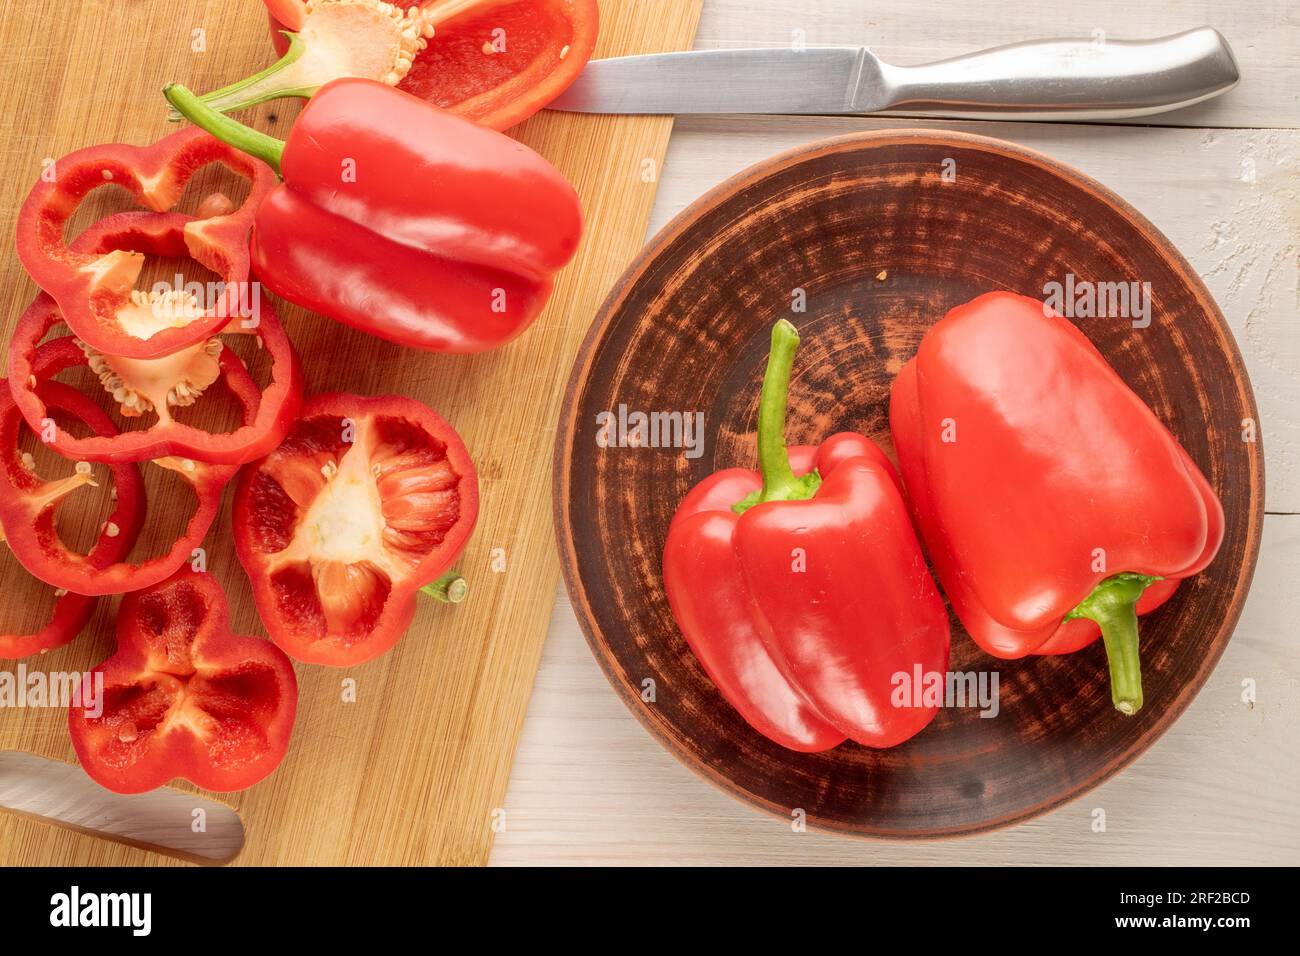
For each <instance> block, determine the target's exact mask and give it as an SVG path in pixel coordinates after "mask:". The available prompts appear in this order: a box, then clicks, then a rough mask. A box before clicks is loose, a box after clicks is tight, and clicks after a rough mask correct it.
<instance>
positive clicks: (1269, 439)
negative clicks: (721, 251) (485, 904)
mask: <svg viewBox="0 0 1300 956" xmlns="http://www.w3.org/2000/svg"><path fill="white" fill-rule="evenodd" d="M648 2H670V0H648ZM1204 24H1209V25H1211V26H1214V27H1217V28H1218V29H1219V30H1220V31H1222V32H1223V33H1224V35H1225V36H1227V38H1228V40H1229V42H1230V43H1231V44H1232V46H1233V49H1234V51H1235V53H1236V55H1237V58H1238V61H1239V63H1240V65H1241V68H1242V74H1243V79H1242V82H1241V84H1240V86H1239V87H1237V89H1235V90H1233V91H1232V92H1231V93H1228V94H1227V95H1226V96H1223V97H1221V98H1219V99H1216V100H1213V101H1211V102H1209V103H1205V104H1201V105H1200V106H1197V107H1193V108H1192V109H1189V110H1185V111H1182V112H1178V113H1172V114H1166V115H1164V116H1160V117H1153V118H1150V120H1149V121H1144V122H1150V123H1152V124H1155V127H1151V126H1139V125H1136V124H1134V125H1127V126H1126V125H1071V124H1029V123H989V122H963V123H935V122H933V121H918V120H912V121H906V120H879V119H838V118H835V119H831V118H799V119H794V118H788V117H770V118H755V117H724V118H712V117H710V118H691V119H683V120H681V121H679V122H678V124H677V127H676V130H675V132H674V134H673V140H672V143H671V146H670V148H669V152H668V158H667V160H666V162H665V164H664V168H663V169H662V170H661V175H660V184H659V191H658V198H657V203H656V207H655V212H654V216H653V219H652V223H651V233H653V232H655V231H657V230H658V229H659V228H660V227H661V226H663V225H664V224H665V223H666V222H667V221H668V220H669V219H671V218H672V216H674V215H675V214H676V213H678V212H679V211H680V210H681V209H682V208H684V207H685V206H686V205H687V204H688V203H690V202H691V201H692V200H694V199H695V198H696V197H698V196H699V195H700V194H701V193H703V192H704V191H705V190H707V189H708V188H710V187H712V186H714V185H715V184H717V183H718V182H720V181H721V180H723V179H725V178H726V177H727V176H730V175H731V174H732V173H735V172H737V171H739V170H741V169H743V168H744V167H746V166H748V165H750V164H751V163H754V162H756V161H757V160H760V159H762V158H764V157H766V156H769V155H771V154H772V153H775V152H778V151H780V150H784V149H787V148H789V147H792V146H796V145H798V144H800V143H805V142H808V141H810V140H814V139H818V138H821V137H824V136H830V135H835V134H839V133H844V132H849V131H852V130H863V129H879V128H888V127H898V126H917V125H926V126H944V127H951V128H954V129H966V130H971V131H974V132H979V133H984V134H987V135H991V136H998V137H1002V138H1004V139H1008V140H1013V141H1015V142H1019V143H1024V144H1025V145H1027V146H1031V147H1034V148H1036V149H1039V150H1042V151H1044V152H1046V153H1049V154H1051V155H1052V156H1054V157H1056V158H1058V159H1060V160H1063V161H1064V162H1066V163H1069V164H1072V165H1074V166H1076V167H1078V168H1079V169H1082V170H1083V171H1084V172H1086V173H1088V174H1089V175H1091V176H1093V177H1095V178H1097V179H1099V180H1100V181H1102V182H1103V183H1105V184H1106V185H1108V186H1110V187H1111V188H1112V189H1114V190H1116V191H1117V192H1118V193H1119V194H1120V195H1122V196H1124V197H1125V198H1126V199H1127V200H1128V201H1129V202H1131V203H1132V204H1133V205H1135V206H1136V207H1137V208H1138V209H1140V210H1141V211H1142V212H1143V213H1145V214H1146V215H1147V216H1148V217H1149V218H1150V219H1151V220H1152V221H1153V222H1154V223H1155V224H1156V225H1157V226H1158V227H1159V228H1160V229H1161V230H1162V231H1163V232H1164V233H1165V234H1166V235H1167V236H1168V237H1169V238H1170V239H1171V240H1172V241H1173V242H1174V244H1175V245H1177V246H1178V248H1179V249H1180V250H1181V251H1182V252H1183V254H1184V255H1185V256H1186V257H1187V258H1188V259H1189V260H1190V261H1191V263H1192V265H1193V266H1194V267H1195V268H1196V269H1197V270H1198V271H1199V272H1200V274H1201V275H1202V276H1203V277H1204V278H1205V281H1206V282H1207V283H1208V284H1209V287H1210V290H1211V291H1212V292H1213V293H1214V295H1215V297H1216V299H1217V300H1218V302H1219V305H1220V307H1221V308H1222V309H1223V312H1224V314H1225V315H1226V316H1227V318H1228V321H1229V322H1230V323H1231V325H1232V328H1233V331H1234V333H1235V334H1236V337H1237V342H1238V344H1239V345H1240V347H1241V350H1242V352H1243V353H1244V355H1245V358H1246V363H1247V366H1248V367H1249V371H1250V374H1251V378H1252V381H1253V383H1254V387H1255V395H1256V399H1257V400H1258V403H1259V408H1260V416H1261V425H1262V434H1263V442H1264V448H1265V453H1266V461H1267V479H1268V495H1267V508H1268V512H1269V516H1268V518H1267V519H1266V522H1265V529H1264V545H1263V550H1262V552H1261V554H1260V559H1259V567H1258V570H1257V571H1256V574H1255V582H1254V586H1253V587H1252V589H1251V594H1250V598H1249V600H1248V602H1247V605H1246V610H1245V613H1244V614H1243V616H1242V618H1241V622H1240V624H1239V625H1238V627H1237V631H1236V634H1235V636H1234V637H1233V639H1232V642H1231V644H1230V645H1229V647H1228V649H1227V652H1226V654H1225V655H1224V657H1223V659H1222V661H1221V662H1220V663H1219V666H1218V668H1217V669H1216V670H1215V672H1214V674H1213V675H1212V676H1211V678H1210V680H1209V682H1208V684H1207V685H1206V686H1205V688H1204V689H1203V690H1202V691H1201V692H1200V694H1199V696H1198V697H1197V699H1196V701H1195V702H1194V703H1193V704H1192V706H1191V707H1190V708H1189V709H1188V711H1187V712H1186V713H1185V714H1184V715H1183V717H1182V718H1181V719H1180V720H1179V721H1178V722H1177V724H1176V725H1175V726H1174V728H1173V729H1172V730H1171V731H1170V732H1169V733H1168V734H1166V735H1165V736H1164V737H1163V738H1162V739H1161V740H1160V741H1159V742H1158V743H1156V745H1155V746H1154V747H1152V748H1151V750H1150V751H1148V752H1147V754H1146V755H1144V756H1143V757H1142V758H1141V759H1139V760H1138V761H1137V762H1136V763H1135V764H1134V765H1133V766H1131V767H1129V768H1128V769H1127V770H1125V771H1124V772H1123V773H1121V774H1120V775H1119V776H1118V777H1116V778H1114V779H1113V780H1111V781H1110V782H1109V783H1107V784H1105V785H1104V786H1102V787H1100V788H1099V789H1097V790H1095V791H1093V792H1092V793H1090V794H1088V795H1086V796H1085V797H1083V798H1082V799H1080V800H1078V801H1075V802H1073V803H1071V804H1069V805H1067V806H1065V807H1063V808H1061V809H1059V810H1057V811H1056V812H1054V813H1051V814H1049V815H1047V816H1044V817H1040V818H1038V819H1036V820H1033V821H1031V822H1029V823H1026V824H1023V825H1021V826H1018V827H1015V828H1012V829H1009V830H1003V831H1001V832H998V833H994V834H990V835H987V836H982V837H975V838H968V839H961V840H953V841H946V842H940V843H927V844H919V845H918V844H915V843H907V844H903V843H890V842H863V841H856V840H847V839H841V838H837V837H832V836H827V835H822V834H818V833H812V832H806V833H795V832H793V831H792V830H791V828H790V827H789V826H788V825H786V824H784V823H782V822H781V821H779V820H776V819H772V818H769V817H767V816H765V815H762V814H760V813H758V812H757V811H755V810H752V809H750V808H749V807H748V806H746V805H744V804H741V803H739V802H737V801H735V800H733V799H732V798H730V797H728V796H726V795H724V794H723V793H721V792H720V791H718V790H715V789H714V788H713V787H712V786H711V785H710V784H708V783H706V782H705V781H703V780H701V779H699V778H697V777H696V776H695V775H694V774H693V773H692V772H691V771H689V770H687V769H686V768H685V767H684V766H682V765H681V764H679V763H678V762H677V761H676V759H674V758H673V757H672V756H671V755H669V754H668V753H667V752H666V751H664V750H663V749H662V748H661V747H660V746H659V744H658V743H656V742H655V741H654V740H653V739H652V738H651V737H650V735H649V734H648V733H647V732H646V731H644V730H643V729H642V728H641V726H640V725H639V724H638V723H637V721H636V719H635V718H633V716H632V715H631V714H630V713H628V711H627V710H626V709H625V708H624V706H623V704H622V702H621V701H620V700H619V699H618V698H617V697H616V696H615V694H614V692H613V690H612V689H611V688H610V687H609V685H608V683H607V682H606V680H605V678H604V676H603V675H602V673H601V671H600V669H599V667H598V666H597V664H596V663H595V660H594V659H593V658H592V656H591V654H590V652H589V651H588V649H587V646H586V642H585V641H584V639H583V637H582V634H581V632H580V630H579V628H578V624H577V621H576V620H575V619H574V616H573V612H572V610H571V609H570V607H569V603H568V598H567V596H566V595H565V594H564V592H563V589H561V593H560V594H559V596H558V599H557V602H556V607H555V614H554V617H553V618H552V622H551V630H550V634H549V636H548V638H547V643H546V649H545V652H544V655H543V658H542V664H541V670H540V672H539V674H538V677H537V684H536V687H535V689H534V691H533V697H532V701H531V703H530V706H529V711H528V717H527V721H526V723H525V726H524V732H523V737H522V740H521V742H520V745H519V750H518V753H517V755H516V758H515V763H514V770H513V773H512V776H511V780H510V787H509V791H508V793H507V796H506V802H505V807H504V809H505V816H504V822H505V829H504V831H502V832H500V833H499V834H498V835H497V839H496V844H495V848H494V850H493V854H492V862H493V863H494V864H564V863H577V864H589V863H604V864H609V863H615V864H666V863H681V864H724V863H731V864H737V863H740V864H777V863H800V864H807V863H827V864H846V863H862V864H871V863H894V864H900V863H1019V864H1047V863H1105V864H1164V863H1169V864H1172V863H1186V864H1197V863H1199V864H1215V863H1292V864H1294V863H1297V862H1300V628H1298V627H1297V622H1298V621H1300V288H1298V285H1297V279H1298V274H1300V130H1297V127H1298V126H1300V8H1297V7H1296V6H1295V4H1294V3H1292V2H1290V0H1277V2H1273V0H1238V2H1232V0H1219V2H1210V0H1180V2H1179V3H1176V4H1174V3H1161V4H1138V3H1132V2H1131V0H1093V2H1090V3H1087V4H1060V3H1056V2H1052V0H1017V2H1014V3H1011V2H995V0H963V2H961V3H950V2H941V0H881V2H875V3H872V2H867V0H820V2H818V0H812V2H804V3H798V4H791V3H789V2H788V0H705V6H704V15H703V20H702V22H701V27H700V33H699V37H698V40H697V44H696V45H697V47H698V48H711V47H745V46H777V45H787V44H789V43H791V42H792V40H799V39H802V40H804V41H806V42H807V43H808V44H810V45H857V44H866V45H869V46H871V47H872V49H873V50H874V51H875V52H876V53H878V54H879V55H881V56H882V57H883V58H884V59H886V60H888V61H893V62H897V63H900V64H911V63H918V62H924V61H927V60H932V59H939V58H942V57H945V56H952V55H955V54H958V53H962V52H967V51H969V50H974V49H979V48H983V47H988V46H994V45H997V44H1001V43H1008V42H1012V41H1015V40H1021V39H1029V38H1033V37H1046V36H1092V35H1094V31H1095V30H1099V29H1100V30H1104V31H1105V32H1106V34H1107V35H1108V36H1111V37H1115V38H1141V37H1153V36H1159V35H1164V34H1168V33H1174V32H1178V31H1180V30H1185V29H1189V28H1191V27H1195V26H1201V25H1204ZM1246 678H1253V679H1254V680H1255V682H1256V683H1257V686H1258V699H1257V701H1256V702H1255V703H1254V705H1253V706H1252V705H1248V704H1246V703H1243V702H1242V699H1241V695H1242V681H1243V680H1245V679H1246ZM1097 807H1102V808H1104V809H1105V811H1106V816H1107V824H1108V826H1107V831H1106V832H1105V833H1094V832H1092V828H1091V825H1090V824H1091V822H1092V811H1093V809H1094V808H1097Z"/></svg>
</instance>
